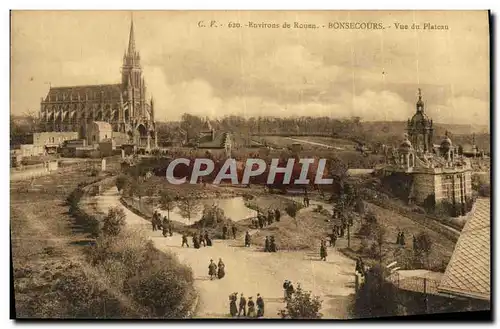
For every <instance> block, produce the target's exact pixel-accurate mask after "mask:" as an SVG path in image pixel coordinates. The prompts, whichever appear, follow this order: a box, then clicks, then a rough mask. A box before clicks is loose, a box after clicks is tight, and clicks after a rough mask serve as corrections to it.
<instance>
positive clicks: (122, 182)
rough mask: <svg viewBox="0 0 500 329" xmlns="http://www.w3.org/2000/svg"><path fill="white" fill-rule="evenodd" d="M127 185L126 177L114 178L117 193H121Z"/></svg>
mask: <svg viewBox="0 0 500 329" xmlns="http://www.w3.org/2000/svg"><path fill="white" fill-rule="evenodd" d="M127 184H128V178H127V176H124V175H120V176H118V177H117V178H116V188H117V189H118V192H121V191H123V190H124V189H125V187H126V186H127Z"/></svg>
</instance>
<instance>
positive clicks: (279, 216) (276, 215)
mask: <svg viewBox="0 0 500 329" xmlns="http://www.w3.org/2000/svg"><path fill="white" fill-rule="evenodd" d="M274 217H275V218H276V221H277V222H279V221H280V218H281V212H280V210H279V209H278V208H276V209H275V210H274Z"/></svg>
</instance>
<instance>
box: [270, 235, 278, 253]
mask: <svg viewBox="0 0 500 329" xmlns="http://www.w3.org/2000/svg"><path fill="white" fill-rule="evenodd" d="M277 250H278V248H277V247H276V241H275V240H274V235H271V241H270V242H269V251H270V252H276V251H277Z"/></svg>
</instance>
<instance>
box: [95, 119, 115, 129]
mask: <svg viewBox="0 0 500 329" xmlns="http://www.w3.org/2000/svg"><path fill="white" fill-rule="evenodd" d="M92 123H93V124H95V125H96V126H97V128H98V129H99V131H105V130H113V129H112V127H111V125H110V124H109V123H108V122H105V121H94V122H92Z"/></svg>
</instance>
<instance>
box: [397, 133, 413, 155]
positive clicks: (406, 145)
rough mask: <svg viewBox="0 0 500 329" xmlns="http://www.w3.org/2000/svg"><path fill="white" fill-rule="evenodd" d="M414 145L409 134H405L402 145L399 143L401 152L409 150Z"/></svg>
mask: <svg viewBox="0 0 500 329" xmlns="http://www.w3.org/2000/svg"><path fill="white" fill-rule="evenodd" d="M412 148H413V146H412V145H411V142H410V140H409V139H408V136H405V139H404V140H403V141H402V142H401V145H399V151H400V152H409V151H410V150H411V149H412Z"/></svg>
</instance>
